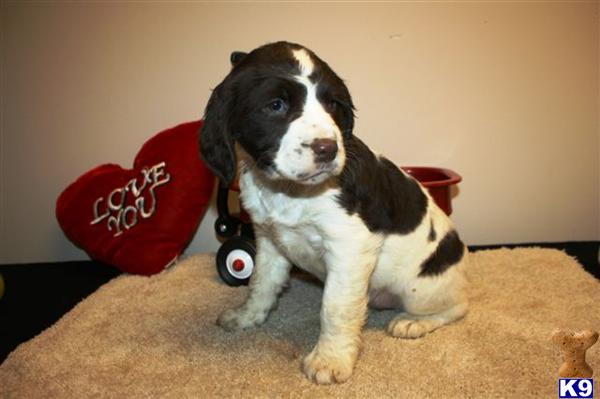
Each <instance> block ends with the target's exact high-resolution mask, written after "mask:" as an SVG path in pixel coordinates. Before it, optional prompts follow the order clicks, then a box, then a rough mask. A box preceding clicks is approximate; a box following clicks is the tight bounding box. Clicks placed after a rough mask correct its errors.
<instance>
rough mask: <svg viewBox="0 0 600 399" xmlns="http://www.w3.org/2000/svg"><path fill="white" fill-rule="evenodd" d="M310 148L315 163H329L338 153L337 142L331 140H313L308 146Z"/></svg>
mask: <svg viewBox="0 0 600 399" xmlns="http://www.w3.org/2000/svg"><path fill="white" fill-rule="evenodd" d="M310 148H311V150H312V151H313V152H314V154H315V163H328V162H331V161H333V160H334V159H335V157H336V156H337V152H338V145H337V142H336V141H335V140H332V139H315V140H313V142H312V143H311V144H310Z"/></svg>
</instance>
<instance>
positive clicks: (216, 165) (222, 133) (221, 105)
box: [200, 79, 237, 186]
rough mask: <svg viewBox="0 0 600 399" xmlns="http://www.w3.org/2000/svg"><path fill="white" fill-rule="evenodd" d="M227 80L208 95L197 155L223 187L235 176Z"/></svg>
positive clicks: (235, 166)
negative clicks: (198, 154)
mask: <svg viewBox="0 0 600 399" xmlns="http://www.w3.org/2000/svg"><path fill="white" fill-rule="evenodd" d="M228 86H229V85H228V83H227V79H225V80H224V81H223V82H222V83H221V84H220V85H218V86H217V87H216V88H215V89H214V90H213V92H212V95H211V96H210V99H209V100H208V104H207V106H206V110H205V111H204V124H203V126H202V131H201V132H200V154H201V157H202V159H203V160H204V162H205V163H206V165H207V166H208V167H209V168H210V169H211V170H212V171H213V173H214V174H215V175H216V176H217V177H218V178H219V179H220V180H221V182H222V183H223V184H225V185H227V186H229V185H231V183H232V182H233V179H234V178H235V175H236V170H237V160H236V157H235V149H234V141H233V137H232V136H231V133H230V131H229V118H230V112H231V95H230V94H229V89H228Z"/></svg>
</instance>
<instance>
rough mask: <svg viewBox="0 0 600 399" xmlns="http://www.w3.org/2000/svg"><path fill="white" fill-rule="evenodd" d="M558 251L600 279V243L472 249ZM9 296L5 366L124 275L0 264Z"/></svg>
mask: <svg viewBox="0 0 600 399" xmlns="http://www.w3.org/2000/svg"><path fill="white" fill-rule="evenodd" d="M527 246H536V247H544V248H556V249H559V250H562V251H565V252H566V253H567V254H569V255H571V256H573V257H575V258H577V260H578V261H579V262H580V263H581V264H582V265H583V266H584V268H585V269H586V270H587V271H588V272H589V273H590V274H592V275H594V276H595V277H596V278H598V279H600V267H599V266H598V250H599V248H600V241H587V242H565V243H533V244H509V245H488V246H472V247H469V249H470V250H471V251H478V250H481V249H493V248H499V247H510V248H514V247H527ZM0 273H1V274H2V275H3V277H4V283H5V292H4V297H3V298H2V299H0V363H1V362H2V361H4V359H5V358H6V356H8V354H9V353H10V352H11V351H13V350H14V349H15V348H16V347H17V345H19V344H20V343H22V342H25V341H27V340H29V339H31V338H33V337H34V336H36V335H37V334H39V333H40V332H42V331H43V330H44V329H46V328H48V327H49V326H51V325H52V324H54V323H55V322H56V321H57V320H58V319H59V318H60V317H61V316H62V315H64V314H65V313H67V312H68V311H69V310H71V309H72V308H73V307H74V306H75V305H76V304H77V303H78V302H79V301H81V300H82V299H84V298H85V297H87V296H88V295H89V294H91V293H93V292H94V291H95V290H96V289H98V287H100V286H101V285H103V284H105V283H106V282H108V281H109V280H111V279H112V278H114V277H116V276H118V275H119V274H121V273H120V272H119V271H118V270H117V269H115V268H114V267H112V266H109V265H106V264H103V263H100V262H95V261H79V262H61V263H36V264H27V265H1V266H0Z"/></svg>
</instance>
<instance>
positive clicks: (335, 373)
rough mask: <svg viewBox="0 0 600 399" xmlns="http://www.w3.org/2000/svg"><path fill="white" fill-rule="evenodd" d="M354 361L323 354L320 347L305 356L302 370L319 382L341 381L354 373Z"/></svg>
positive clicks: (331, 382) (311, 378) (332, 382)
mask: <svg viewBox="0 0 600 399" xmlns="http://www.w3.org/2000/svg"><path fill="white" fill-rule="evenodd" d="M353 369H354V361H353V360H350V359H344V358H343V357H334V356H331V355H329V356H326V355H323V354H322V353H321V352H320V351H319V349H318V347H317V348H315V349H313V351H312V352H311V353H310V354H309V355H308V356H306V357H305V358H304V361H303V362H302V371H303V372H304V374H306V376H307V377H308V378H309V379H310V380H312V381H314V382H316V383H317V384H334V383H341V382H344V381H346V380H348V378H350V376H351V375H352V370H353Z"/></svg>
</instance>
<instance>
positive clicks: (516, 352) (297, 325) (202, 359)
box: [0, 249, 600, 398]
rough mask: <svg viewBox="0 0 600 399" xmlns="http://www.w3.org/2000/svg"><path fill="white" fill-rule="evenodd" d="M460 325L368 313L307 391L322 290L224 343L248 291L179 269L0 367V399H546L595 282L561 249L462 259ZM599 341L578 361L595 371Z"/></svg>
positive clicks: (67, 321)
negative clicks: (333, 375)
mask: <svg viewBox="0 0 600 399" xmlns="http://www.w3.org/2000/svg"><path fill="white" fill-rule="evenodd" d="M468 276H469V280H470V283H471V287H470V298H471V308H470V313H469V314H468V316H467V317H466V318H465V319H464V320H462V321H460V322H457V323H455V324H453V325H450V326H447V327H444V328H442V329H440V330H437V331H435V332H433V333H432V334H430V335H428V336H426V337H424V338H421V339H417V340H398V339H394V338H391V337H389V336H387V335H386V333H385V326H386V324H387V322H388V321H389V320H390V319H391V318H392V316H393V314H394V312H391V311H384V312H378V311H371V312H370V314H369V322H368V325H367V326H366V327H365V330H364V333H363V342H364V345H363V351H362V355H361V357H360V359H359V362H358V364H357V367H356V369H355V372H354V376H353V377H352V378H351V380H350V381H349V382H347V383H345V384H342V385H338V386H317V385H314V384H312V383H311V382H309V381H308V380H306V378H305V377H304V376H303V374H302V373H301V372H300V361H301V359H302V356H303V355H305V354H307V353H308V352H309V351H310V349H311V348H312V345H313V344H314V343H315V342H316V339H317V336H318V331H319V306H320V301H321V290H322V289H321V287H320V286H319V285H318V284H315V283H314V282H312V281H309V280H307V279H306V278H305V277H303V275H296V276H294V278H292V281H291V285H290V288H289V289H288V290H287V291H286V292H285V293H284V295H283V296H282V298H281V301H280V304H279V306H278V308H277V309H276V310H275V311H274V312H273V314H272V315H271V317H270V318H269V320H268V321H267V323H266V324H265V325H264V326H262V327H260V328H257V329H253V330H248V331H243V332H238V333H226V332H224V331H222V330H221V329H219V328H218V327H217V326H216V325H215V323H214V320H215V319H216V317H217V315H218V314H219V312H220V311H222V310H223V309H225V308H228V307H231V306H234V305H237V304H240V303H241V302H242V301H243V299H244V297H245V294H246V288H230V287H227V286H226V285H224V284H223V283H222V282H221V281H220V280H219V279H218V277H217V275H216V272H215V270H214V267H213V258H212V257H211V256H208V255H198V256H193V257H190V258H187V259H185V260H183V261H181V262H180V263H179V264H177V265H175V266H173V267H172V268H171V269H169V270H167V271H165V272H163V273H161V274H159V275H157V276H154V277H150V278H148V277H139V276H121V277H118V278H116V279H114V280H113V281H111V282H109V283H108V284H106V285H104V286H103V287H101V288H100V289H99V290H98V291H97V292H96V293H94V294H93V295H91V296H90V297H88V298H87V299H85V300H84V301H82V302H81V303H80V304H79V305H77V306H76V307H75V308H74V309H73V310H72V311H71V312H69V313H68V314H66V315H65V316H64V317H63V318H62V319H61V320H60V321H59V322H57V323H56V324H55V325H54V326H52V327H51V328H49V329H47V330H46V331H44V332H43V333H42V334H40V335H39V336H37V337H35V338H34V339H32V340H30V341H28V342H26V343H24V344H22V345H20V346H19V347H18V348H17V349H16V350H15V351H14V352H13V353H11V355H10V356H9V357H8V358H7V359H6V361H5V362H4V363H3V364H2V365H1V366H0V397H2V398H36V397H40V398H41V397H43V398H87V397H100V398H102V397H110V398H124V397H127V398H137V397H166V398H186V397H191V398H208V397H231V396H236V397H311V398H314V397H340V398H342V397H343V398H348V397H435V398H440V397H452V398H457V397H473V398H474V397H478V398H481V397H484V398H488V397H557V392H556V390H557V370H558V367H559V365H560V363H561V358H560V353H559V351H558V349H557V348H555V347H554V346H553V344H552V343H551V341H550V334H551V332H552V330H553V329H554V328H556V327H562V328H567V329H584V328H591V329H596V330H599V329H600V312H599V311H598V304H599V303H600V283H599V282H598V281H596V280H595V279H594V278H593V277H591V276H590V275H588V274H587V273H586V272H585V271H583V270H582V268H581V266H580V265H579V264H578V263H576V262H575V261H574V260H572V259H571V258H569V257H568V256H567V255H565V254H564V253H562V252H559V251H556V250H547V249H516V250H506V249H501V250H492V251H480V252H477V253H474V254H471V264H470V268H469V271H468ZM599 347H600V344H596V345H595V346H593V347H592V348H591V349H590V350H589V351H588V363H589V364H590V365H591V366H592V367H593V368H595V369H596V371H597V373H596V376H597V374H598V373H600V348H599Z"/></svg>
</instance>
